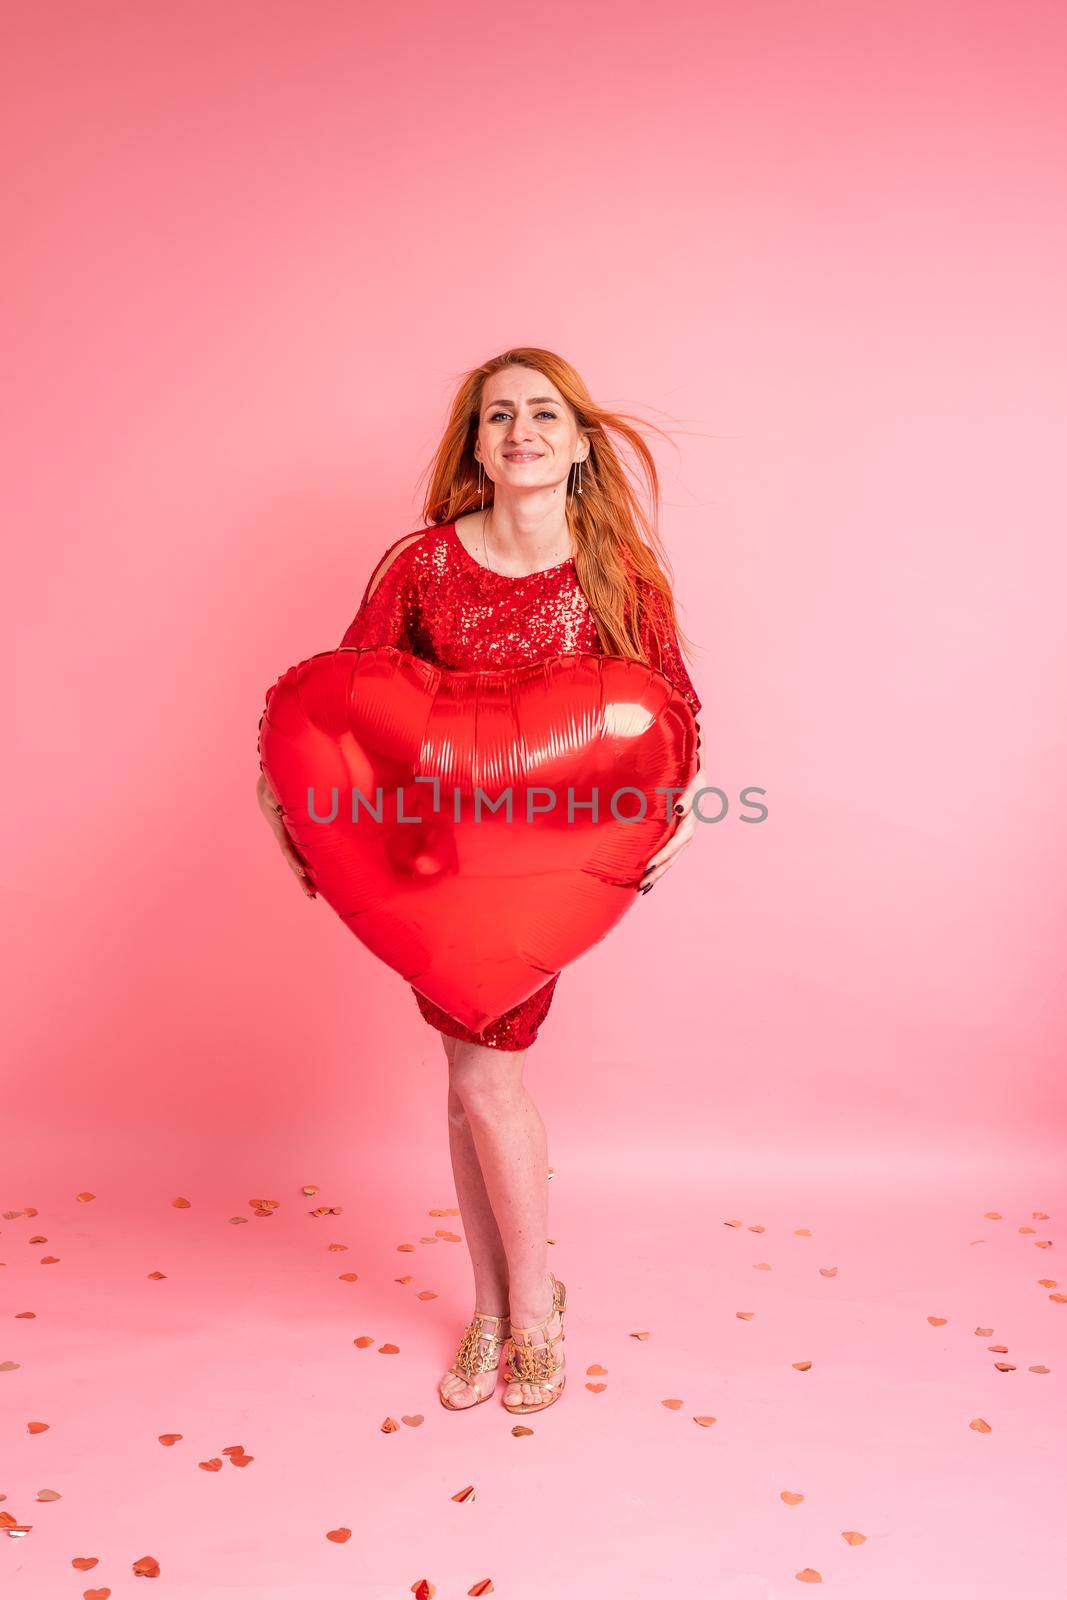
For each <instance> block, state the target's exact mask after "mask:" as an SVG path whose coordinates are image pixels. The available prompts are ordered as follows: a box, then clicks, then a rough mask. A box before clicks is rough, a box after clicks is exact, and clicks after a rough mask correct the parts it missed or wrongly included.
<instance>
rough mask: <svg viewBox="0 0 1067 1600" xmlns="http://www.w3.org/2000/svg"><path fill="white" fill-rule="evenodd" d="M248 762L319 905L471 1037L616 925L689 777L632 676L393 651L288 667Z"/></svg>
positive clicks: (561, 661)
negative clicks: (485, 666)
mask: <svg viewBox="0 0 1067 1600" xmlns="http://www.w3.org/2000/svg"><path fill="white" fill-rule="evenodd" d="M259 759H260V766H261V768H262V771H263V772H264V773H265V775H266V777H267V780H268V782H269V783H270V786H271V788H272V789H273V790H274V793H275V795H276V796H277V799H278V801H279V803H280V804H281V806H282V812H283V821H284V823H285V827H286V829H287V831H288V833H289V837H290V838H291V840H292V842H293V844H294V846H295V847H296V849H297V851H298V852H299V854H300V856H301V857H302V859H303V860H304V862H305V863H306V865H307V870H308V875H309V876H310V878H311V880H312V882H313V884H314V886H315V888H316V889H317V891H318V893H319V895H320V896H321V897H322V899H323V900H325V901H326V902H327V904H328V905H330V906H331V907H332V908H333V910H334V911H335V912H336V913H337V915H338V916H339V917H340V918H341V920H342V922H344V923H345V924H346V925H347V926H348V927H349V928H350V929H351V931H352V932H353V933H354V934H355V935H356V937H357V938H358V939H360V940H361V941H362V943H363V944H364V945H366V947H367V948H368V949H369V950H371V951H373V953H374V954H375V955H376V956H378V957H380V959H381V960H382V961H384V962H385V963H386V964H387V965H388V966H389V967H391V968H393V970H394V971H396V972H398V973H400V974H401V976H402V977H403V978H405V979H406V980H407V982H408V983H410V984H412V985H413V986H414V987H415V988H417V989H419V990H420V991H421V992H422V993H423V994H425V995H426V996H427V997H428V998H429V999H430V1000H432V1001H433V1002H434V1003H435V1004H436V1005H439V1006H441V1007H442V1008H443V1009H444V1010H445V1011H447V1012H448V1014H449V1015H450V1016H452V1017H454V1018H456V1020H457V1021H459V1022H461V1023H463V1024H464V1026H465V1027H468V1028H471V1029H473V1030H474V1031H475V1032H478V1031H480V1030H481V1029H482V1028H483V1027H485V1025H486V1024H487V1023H488V1022H490V1021H492V1020H493V1019H494V1018H495V1017H498V1016H500V1015H501V1014H502V1013H503V1012H505V1011H507V1010H509V1009H510V1008H511V1007H512V1006H514V1005H517V1004H518V1003H519V1002H520V1001H521V1000H525V999H526V998H527V997H528V996H529V995H531V994H533V993H534V991H535V990H536V989H539V988H540V987H541V986H542V985H543V984H544V983H545V982H546V981H547V980H548V978H550V977H551V976H552V974H553V973H556V972H559V971H560V970H561V969H562V968H563V967H565V966H566V965H567V964H568V963H569V962H572V961H574V960H575V959H576V958H577V957H578V956H580V955H582V954H583V953H584V952H585V951H586V950H588V949H590V947H591V946H592V945H594V944H596V943H598V942H599V941H600V940H601V939H603V938H604V937H605V935H606V934H607V933H608V932H609V931H610V930H611V929H612V928H613V927H614V926H615V925H616V923H618V921H619V920H620V918H621V917H623V916H624V915H625V913H626V911H627V910H628V909H629V907H630V906H631V905H632V904H633V903H634V900H635V898H636V897H637V893H638V891H637V885H638V883H639V882H640V879H641V877H642V876H643V873H644V868H645V866H646V864H647V862H648V861H649V859H650V858H651V857H652V856H653V855H655V853H656V851H657V850H658V849H659V848H660V846H661V845H662V844H664V843H665V842H666V840H667V838H668V837H669V836H670V834H671V832H672V831H673V828H674V826H675V824H676V821H677V820H678V819H677V818H676V815H675V813H674V811H673V809H672V808H673V805H674V802H675V800H676V799H677V798H678V795H679V794H680V793H681V792H682V790H684V789H685V788H686V786H687V785H688V783H689V782H690V780H691V778H692V777H693V775H694V773H695V772H696V770H697V765H698V753H697V729H696V723H695V721H694V718H693V714H692V711H691V710H690V708H689V706H688V704H687V703H686V701H685V699H684V697H683V696H682V694H681V693H680V692H679V691H678V690H677V689H675V688H673V686H672V685H671V684H670V683H669V682H668V680H667V679H666V678H665V677H663V675H662V674H661V673H659V672H657V671H656V670H655V669H653V668H652V667H649V666H646V665H644V664H643V663H642V662H639V661H631V660H626V659H623V658H621V657H617V656H607V655H599V654H598V655H594V654H572V655H560V656H554V657H552V658H550V659H549V660H547V661H544V662H541V663H540V664H538V665H536V666H523V667H520V668H516V669H513V670H510V671H476V672H458V671H449V670H447V669H445V668H441V667H437V666H434V665H432V664H431V663H429V662H426V661H423V660H421V659H419V658H418V657H416V656H413V655H410V654H408V653H407V652H406V651H402V650H398V649H396V648H395V647H394V646H392V645H381V646H376V647H374V648H362V649H351V648H347V649H340V650H332V651H326V652H323V653H322V654H320V655H316V656H312V657H311V658H310V659H308V660H307V661H301V662H300V663H299V664H298V665H297V666H294V667H291V668H290V669H289V670H288V672H286V673H285V674H284V675H283V676H282V677H281V678H279V679H278V681H277V682H276V683H275V684H274V685H273V687H272V688H271V689H270V690H269V691H268V693H267V700H266V705H265V707H264V710H263V713H262V716H261V717H260V723H259Z"/></svg>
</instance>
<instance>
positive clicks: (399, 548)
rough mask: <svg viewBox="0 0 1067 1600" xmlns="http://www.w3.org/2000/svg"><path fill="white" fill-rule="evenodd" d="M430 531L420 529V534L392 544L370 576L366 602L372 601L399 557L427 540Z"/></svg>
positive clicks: (403, 537) (411, 535) (412, 534)
mask: <svg viewBox="0 0 1067 1600" xmlns="http://www.w3.org/2000/svg"><path fill="white" fill-rule="evenodd" d="M430 531H431V530H430V529H429V528H420V529H419V531H418V533H406V534H404V535H403V536H402V537H401V538H399V539H397V541H396V543H395V544H391V545H390V546H389V548H388V550H387V551H386V552H385V554H384V556H383V557H382V559H381V560H380V561H379V563H378V565H377V566H376V567H375V569H374V571H373V572H372V573H371V575H370V580H369V582H368V584H367V593H366V595H365V596H364V600H365V601H366V600H369V599H370V597H371V595H372V594H373V593H374V591H375V589H376V588H377V587H378V585H379V583H381V581H382V579H383V578H384V577H385V574H386V573H387V572H388V571H389V568H390V567H391V566H392V564H393V562H394V561H395V560H396V559H397V557H398V556H399V555H402V554H403V552H404V551H405V550H407V549H409V548H410V546H411V545H413V544H414V543H415V542H416V540H418V539H423V538H425V536H426V534H427V533H429V532H430Z"/></svg>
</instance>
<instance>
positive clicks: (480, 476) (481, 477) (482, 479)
mask: <svg viewBox="0 0 1067 1600" xmlns="http://www.w3.org/2000/svg"><path fill="white" fill-rule="evenodd" d="M478 488H479V490H480V492H481V496H482V504H481V509H482V510H483V511H484V510H485V473H484V472H483V471H482V464H481V462H480V461H479V463H478Z"/></svg>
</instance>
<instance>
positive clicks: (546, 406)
mask: <svg viewBox="0 0 1067 1600" xmlns="http://www.w3.org/2000/svg"><path fill="white" fill-rule="evenodd" d="M474 454H475V458H476V459H477V460H479V461H481V462H482V463H483V464H484V467H485V471H486V476H487V477H489V478H491V479H492V481H493V482H494V483H495V484H497V485H498V486H499V487H500V488H503V489H506V490H507V489H510V490H513V491H515V492H521V491H522V490H524V489H545V488H555V487H556V486H557V485H559V484H562V485H563V486H564V490H565V489H566V484H567V475H568V473H569V472H570V470H571V465H572V463H573V462H575V461H577V460H579V459H580V460H582V461H584V460H585V458H586V456H587V455H588V454H589V451H588V447H587V445H586V443H585V440H584V437H580V436H579V433H578V428H577V425H576V422H575V418H574V413H573V412H572V411H571V409H570V407H569V406H568V405H567V403H566V401H564V400H563V399H562V398H561V397H560V395H559V394H558V393H557V392H556V389H555V386H554V385H553V384H552V383H551V382H550V381H549V379H548V378H546V377H545V375H544V373H543V372H536V371H535V370H534V369H533V368H532V367H504V368H503V369H502V370H501V371H500V372H494V373H491V374H490V376H489V377H488V378H487V379H486V382H485V385H484V388H483V391H482V414H481V416H480V418H479V419H478V436H477V440H476V442H475V447H474Z"/></svg>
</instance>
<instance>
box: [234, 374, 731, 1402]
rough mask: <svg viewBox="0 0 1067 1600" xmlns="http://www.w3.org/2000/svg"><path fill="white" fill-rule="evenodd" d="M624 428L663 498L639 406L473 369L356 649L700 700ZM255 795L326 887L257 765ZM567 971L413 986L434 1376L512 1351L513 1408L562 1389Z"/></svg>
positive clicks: (451, 1388) (555, 378)
mask: <svg viewBox="0 0 1067 1600" xmlns="http://www.w3.org/2000/svg"><path fill="white" fill-rule="evenodd" d="M609 430H614V431H616V432H618V433H619V434H620V435H621V436H622V437H624V438H625V439H626V440H627V441H628V442H629V444H630V445H631V446H632V448H633V449H634V451H635V452H636V454H637V456H638V458H639V459H640V461H641V463H642V465H643V467H644V470H645V473H646V476H647V479H648V483H649V487H650V491H651V499H652V503H653V506H655V505H657V503H658V496H659V485H658V479H657V475H656V468H655V464H654V461H653V459H652V456H651V453H650V452H649V450H648V448H647V446H646V445H645V443H644V441H643V440H642V439H641V437H640V435H639V434H638V433H637V431H636V429H635V428H633V427H632V426H631V425H630V423H629V422H628V420H627V419H625V418H624V417H622V416H620V415H619V414H617V413H612V412H609V411H607V410H605V409H604V408H602V407H600V406H597V405H596V404H595V403H594V402H593V400H592V398H591V397H590V395H589V393H588V391H587V390H586V388H585V385H584V384H583V383H582V381H581V379H580V378H579V376H578V374H577V373H576V372H575V371H574V369H573V368H572V367H571V366H570V365H569V364H568V363H567V362H566V361H564V360H562V359H561V358H560V357H559V356H556V355H553V354H552V353H551V352H550V351H547V350H539V349H532V348H522V349H516V350H510V351H508V352H506V353H505V354H503V355H501V356H497V357H496V358H495V359H493V360H490V361H487V362H486V363H485V364H484V365H483V366H480V367H477V368H476V369H475V370H474V371H473V372H471V373H470V374H469V375H468V376H467V377H466V379H465V380H464V381H463V383H462V385H461V387H460V389H459V392H458V394H457V396H456V400H455V403H454V405H453V408H452V415H451V417H450V419H449V424H448V428H447V430H446V432H445V436H444V438H443V440H442V442H441V445H440V447H439V449H438V452H437V456H436V459H435V462H434V468H433V477H432V482H431V486H430V491H429V494H428V495H427V500H426V506H425V514H426V516H427V517H428V519H429V524H428V526H426V527H424V528H422V529H420V530H418V531H416V532H414V533H410V534H406V535H404V537H403V538H401V539H398V540H397V541H396V542H395V543H393V544H391V545H390V546H389V547H388V548H387V550H386V551H385V553H384V555H383V556H382V558H381V560H380V561H379V563H378V565H377V567H375V569H374V571H373V572H372V574H371V576H370V578H369V580H368V582H367V587H366V589H365V591H364V594H363V599H362V601H361V602H360V606H359V610H358V612H357V613H356V616H355V618H354V619H353V621H352V623H351V625H350V627H349V628H348V630H347V632H346V633H345V635H344V638H343V639H342V640H341V646H342V648H343V647H353V648H355V647H363V646H366V647H370V646H374V645H394V646H396V647H397V648H398V649H401V650H405V651H409V652H410V653H411V654H413V655H416V656H420V657H422V658H423V659H424V660H427V661H432V662H434V663H435V664H436V665H438V666H441V667H445V668H451V669H453V670H470V669H476V668H487V669H507V668H510V667H516V666H523V665H527V664H529V663H531V662H536V661H542V660H545V659H547V658H548V657H550V656H553V655H561V654H564V653H568V652H572V651H588V652H593V653H596V652H605V653H608V654H612V655H624V656H629V657H638V658H640V659H643V660H645V661H647V662H648V663H649V664H650V665H652V666H653V667H655V668H657V669H658V670H660V671H661V672H662V673H663V675H664V677H666V678H668V679H669V680H670V682H671V683H673V684H674V685H675V687H676V688H678V689H679V690H681V692H682V693H683V694H684V695H685V697H686V699H687V700H688V702H689V704H690V706H691V707H692V709H693V712H694V714H695V713H696V712H698V711H699V710H700V700H699V699H698V697H697V694H696V691H695V689H694V688H693V685H692V683H691V681H690V679H689V675H688V673H687V671H686V668H685V665H684V663H683V661H682V657H681V652H680V649H679V645H678V635H677V622H676V618H675V611H674V604H673V600H672V596H671V589H670V585H669V583H668V581H667V579H666V578H665V576H664V574H663V571H662V568H661V565H660V562H659V561H658V560H657V557H656V554H655V550H656V548H657V547H658V542H659V541H658V538H657V536H656V534H655V532H654V529H653V527H652V525H651V524H650V522H649V520H648V518H647V517H646V516H645V515H644V514H643V512H642V510H641V508H640V506H639V504H638V502H637V499H636V497H635V495H634V493H633V490H632V488H631V486H630V482H629V480H628V478H627V476H626V474H625V472H624V469H623V466H622V463H621V460H620V458H619V456H618V454H617V453H616V450H615V448H614V445H613V444H612V441H611V438H610V437H609ZM486 479H488V480H489V483H490V484H491V485H492V490H491V494H490V499H489V504H488V506H486V504H485V501H486V489H485V480H486ZM476 506H477V508H478V509H474V507H476ZM639 528H640V529H642V530H643V531H644V533H645V534H646V536H647V539H646V538H642V537H641V534H640V533H639V531H638V530H639ZM700 751H701V754H700V768H699V770H698V771H697V773H696V775H695V776H694V778H693V780H692V782H691V783H690V785H689V787H688V788H687V789H686V791H685V793H684V794H683V795H681V796H680V798H679V800H678V802H677V804H676V806H675V810H676V812H678V813H679V815H680V817H681V820H680V822H679V824H678V826H677V828H676V830H675V832H674V833H673V834H672V836H671V837H670V839H669V840H668V841H667V843H666V844H665V845H664V846H663V847H662V849H660V850H659V851H658V852H657V854H656V855H655V856H653V858H652V860H651V861H650V862H649V863H648V865H647V867H646V869H645V873H644V875H643V877H642V879H641V883H640V887H641V889H642V891H643V892H645V893H647V892H648V890H649V889H651V887H652V885H653V884H654V883H656V882H657V881H658V880H659V879H660V878H661V877H662V875H663V873H664V872H666V871H667V870H668V869H669V868H670V867H671V866H672V865H673V864H674V862H675V861H676V860H677V858H678V855H679V853H680V852H681V851H682V850H683V849H684V848H685V846H686V845H688V844H689V842H690V840H691V839H692V836H693V831H694V821H693V817H692V813H691V802H692V798H693V796H694V794H695V793H696V791H697V790H698V789H699V788H700V787H701V786H702V784H703V783H704V781H705V773H704V758H703V739H702V738H701V740H700ZM260 800H261V804H262V805H263V808H264V810H265V811H266V813H267V816H268V820H270V822H271V824H272V826H273V828H274V830H275V832H276V834H277V836H278V840H279V843H280V844H281V846H282V849H283V851H284V852H285V854H286V857H287V859H288V861H289V864H290V866H292V868H293V870H294V871H295V872H296V873H297V875H298V877H299V878H300V879H301V881H302V883H303V886H304V889H305V892H306V893H309V894H314V889H313V888H312V886H311V884H310V882H309V880H308V879H307V876H306V874H305V873H304V869H303V864H302V862H301V860H300V858H299V856H298V855H297V854H296V853H295V851H294V850H293V847H292V845H291V843H290V841H289V836H288V834H287V833H286V831H285V828H284V826H283V824H282V822H281V817H280V813H279V812H278V811H277V809H276V807H275V802H274V798H273V796H272V795H271V793H270V791H269V789H268V788H267V786H266V781H265V779H264V778H263V777H262V776H261V778H260ZM558 977H559V974H558V973H557V974H556V975H555V976H554V977H552V978H550V979H549V981H548V982H547V983H546V984H545V985H544V986H543V987H542V988H541V989H539V990H538V991H537V992H536V993H535V994H533V995H531V996H530V997H529V999H527V1000H524V1001H522V1002H521V1003H520V1004H519V1005H517V1006H515V1007H513V1008H512V1010H510V1011H507V1012H505V1013H504V1015H503V1016H501V1017H498V1018H496V1019H495V1020H494V1021H493V1022H491V1023H490V1024H489V1025H488V1026H487V1027H486V1028H485V1029H484V1030H483V1031H482V1033H481V1034H480V1035H479V1034H474V1033H472V1032H470V1031H469V1030H468V1029H467V1028H465V1027H464V1025H463V1024H462V1023H460V1022H457V1021H456V1019H455V1018H454V1017H451V1016H449V1015H448V1014H447V1013H446V1012H444V1011H442V1010H441V1009H440V1008H439V1007H437V1006H436V1005H434V1004H433V1003H432V1002H431V1001H430V1000H428V999H427V998H426V996H425V995H422V994H420V993H419V991H418V990H417V989H415V990H413V992H414V995H415V999H416V1001H417V1002H418V1006H419V1010H420V1011H421V1013H422V1015H423V1017H424V1018H425V1019H426V1021H427V1022H428V1023H430V1024H431V1026H433V1027H434V1028H436V1029H437V1030H438V1031H439V1032H440V1034H441V1035H442V1044H443V1046H444V1051H445V1055H446V1057H447V1059H448V1069H449V1083H448V1128H449V1144H450V1148H451V1156H452V1169H453V1172H454V1174H455V1180H456V1194H457V1198H458V1200H459V1207H460V1214H461V1216H462V1218H463V1226H464V1232H465V1237H466V1241H467V1246H468V1248H469V1250H470V1254H471V1261H472V1264H473V1268H474V1286H475V1306H476V1308H477V1309H476V1310H475V1313H474V1316H473V1317H472V1318H471V1321H470V1322H469V1323H468V1325H467V1328H466V1330H465V1332H464V1334H463V1337H462V1339H461V1341H460V1345H459V1349H458V1351H457V1354H456V1359H455V1361H454V1362H453V1365H452V1367H451V1368H450V1370H449V1371H448V1372H447V1373H446V1374H445V1375H444V1377H443V1378H442V1380H441V1383H440V1386H439V1394H440V1398H441V1401H442V1403H443V1404H444V1405H446V1406H448V1407H449V1408H450V1409H452V1410H461V1409H466V1408H467V1407H469V1406H472V1405H479V1404H480V1403H481V1402H482V1401H485V1400H488V1399H489V1398H490V1396H491V1395H492V1394H493V1392H494V1390H495V1388H496V1385H497V1380H498V1376H499V1370H500V1367H501V1365H503V1367H504V1374H505V1377H506V1378H507V1380H508V1383H507V1388H506V1390H505V1394H504V1405H505V1406H506V1407H507V1409H508V1410H509V1411H511V1412H517V1413H523V1412H528V1411H539V1410H543V1409H544V1408H545V1407H546V1406H548V1405H551V1404H552V1403H553V1402H554V1401H555V1400H557V1399H558V1398H559V1396H560V1394H561V1393H562V1391H563V1385H564V1381H565V1376H564V1365H565V1361H564V1355H563V1350H562V1344H563V1310H564V1305H565V1301H566V1289H565V1286H564V1285H563V1284H562V1283H561V1282H560V1281H559V1280H558V1279H557V1278H556V1277H555V1275H554V1274H553V1273H552V1272H550V1271H549V1270H548V1258H547V1235H548V1152H547V1142H546V1135H545V1127H544V1123H543V1122H542V1120H541V1117H540V1114H539V1112H538V1110H537V1107H536V1106H535V1105H534V1103H533V1101H532V1100H531V1099H530V1096H529V1094H528V1092H527V1090H526V1088H525V1086H524V1084H523V1081H522V1071H523V1064H524V1062H525V1058H526V1053H527V1051H528V1050H529V1048H530V1046H531V1045H532V1043H533V1042H534V1040H535V1039H536V1037H537V1032H538V1029H539V1027H540V1025H541V1023H542V1022H543V1021H544V1018H545V1014H546V1013H547V1011H548V1008H549V1006H550V1004H551V1001H552V995H553V992H554V990H555V986H556V982H557V980H558Z"/></svg>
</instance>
